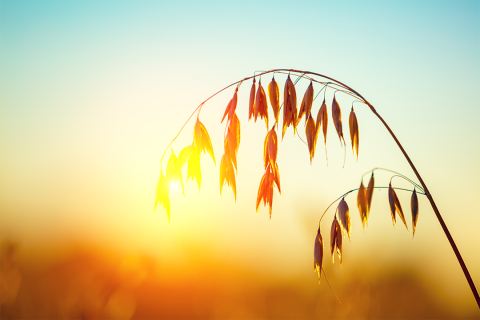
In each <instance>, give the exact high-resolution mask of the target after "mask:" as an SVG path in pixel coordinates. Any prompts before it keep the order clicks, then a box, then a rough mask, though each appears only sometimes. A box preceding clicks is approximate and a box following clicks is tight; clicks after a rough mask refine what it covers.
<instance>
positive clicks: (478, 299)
mask: <svg viewBox="0 0 480 320" xmlns="http://www.w3.org/2000/svg"><path fill="white" fill-rule="evenodd" d="M272 72H278V73H287V72H288V74H290V73H297V74H300V77H301V78H308V79H309V80H312V81H314V82H317V83H321V84H323V85H325V86H326V87H330V84H331V85H335V86H338V87H340V88H341V89H338V88H336V90H338V91H340V92H343V93H345V94H348V95H350V96H352V97H354V98H356V99H358V100H360V101H362V102H363V103H365V104H366V105H368V107H370V110H371V111H372V112H373V113H374V114H375V115H376V116H377V118H378V119H379V120H380V121H381V122H382V123H383V125H384V126H385V128H386V129H387V130H388V132H389V133H390V135H391V136H392V138H393V139H394V140H395V142H396V144H397V146H398V147H399V148H400V150H401V151H402V153H403V155H404V156H405V158H406V160H407V162H408V164H409V165H410V167H411V168H412V170H413V172H414V173H415V175H416V177H417V179H418V180H419V181H420V184H421V185H422V187H423V190H424V192H425V195H426V196H427V198H428V200H429V201H430V204H431V206H432V209H433V211H434V212H435V215H436V217H437V219H438V221H439V222H440V225H441V227H442V229H443V232H444V233H445V235H446V237H447V239H448V242H450V245H451V247H452V249H453V252H454V253H455V256H456V257H457V260H458V262H459V264H460V266H461V268H462V270H463V273H464V275H465V278H466V279H467V282H468V284H469V285H470V289H471V290H472V293H473V295H474V297H475V301H476V302H477V305H478V307H479V308H480V296H479V295H478V292H477V289H476V288H475V284H474V283H473V280H472V277H471V276H470V273H469V272H468V269H467V266H466V265H465V262H464V261H463V258H462V256H461V254H460V252H459V251H458V248H457V246H456V244H455V242H454V240H453V238H452V236H451V235H450V232H449V231H448V228H447V226H446V225H445V222H444V221H443V218H442V216H441V214H440V212H439V210H438V208H437V205H436V204H435V201H434V200H433V197H432V195H431V194H430V192H429V191H428V188H427V186H426V185H425V182H423V179H422V177H421V176H420V174H419V173H418V171H417V169H416V168H415V165H414V164H413V162H412V161H411V160H410V157H409V156H408V154H407V152H406V151H405V149H404V148H403V147H402V145H401V144H400V141H398V139H397V137H396V136H395V134H394V133H393V131H392V130H391V129H390V127H389V126H388V124H387V123H386V122H385V120H383V118H382V117H381V116H380V115H379V114H378V112H377V111H376V110H375V108H374V107H373V105H372V104H370V102H368V101H367V100H366V99H365V98H364V97H363V96H362V95H361V94H359V93H358V92H357V91H355V90H353V89H352V88H350V87H349V86H347V85H345V84H344V83H342V82H340V81H338V80H335V79H333V78H330V77H327V76H325V75H322V74H319V73H315V72H310V71H301V70H295V69H273V70H268V71H264V72H261V73H260V74H259V75H254V76H250V77H246V78H244V79H242V80H240V81H237V82H235V83H232V84H231V85H229V86H227V87H225V88H223V89H222V90H220V91H218V92H217V93H215V94H213V95H212V96H210V97H209V98H208V99H207V100H205V101H204V102H202V103H201V104H200V105H199V106H198V107H197V109H195V111H194V112H193V113H192V115H191V116H190V118H191V117H192V116H193V114H194V113H195V112H196V111H197V110H198V109H200V108H201V107H202V106H203V104H204V103H205V102H207V101H208V100H210V99H211V98H212V97H214V96H215V95H217V94H218V93H220V92H222V91H224V90H225V89H227V88H229V87H231V86H233V85H235V84H238V83H241V82H243V81H245V80H248V79H251V78H254V77H258V76H262V75H264V74H267V73H272ZM306 75H313V76H317V77H321V78H325V79H327V80H330V81H328V82H321V81H317V80H315V79H312V78H310V77H309V76H306ZM342 89H344V90H342ZM190 118H189V119H190ZM187 122H188V120H187ZM185 124H186V123H185ZM185 124H184V125H183V127H182V129H180V131H179V133H178V134H177V136H176V137H175V138H174V139H173V140H172V141H171V142H170V144H169V146H170V145H171V144H172V143H173V141H174V140H175V139H176V138H177V137H178V135H179V134H180V132H181V131H182V130H183V128H184V126H185ZM167 149H168V147H167ZM167 149H166V150H167ZM166 150H165V152H166ZM165 152H164V153H163V155H162V159H163V157H164V155H165ZM160 163H161V160H160Z"/></svg>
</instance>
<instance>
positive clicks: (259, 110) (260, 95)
mask: <svg viewBox="0 0 480 320" xmlns="http://www.w3.org/2000/svg"><path fill="white" fill-rule="evenodd" d="M254 113H255V121H257V116H260V118H262V119H265V123H266V125H267V130H268V104H267V96H266V95H265V90H263V87H262V80H261V79H260V80H259V81H258V89H257V95H256V96H255V112H254Z"/></svg>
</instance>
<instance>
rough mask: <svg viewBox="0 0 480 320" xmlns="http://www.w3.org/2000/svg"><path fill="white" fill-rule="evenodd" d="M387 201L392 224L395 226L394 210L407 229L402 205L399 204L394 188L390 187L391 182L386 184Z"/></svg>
mask: <svg viewBox="0 0 480 320" xmlns="http://www.w3.org/2000/svg"><path fill="white" fill-rule="evenodd" d="M388 202H389V204H390V212H391V214H392V220H393V226H394V227H395V222H396V217H395V212H398V215H399V216H400V219H402V221H403V223H404V224H405V227H406V228H407V230H408V226H407V222H406V221H405V216H404V215H403V210H402V206H401V205H400V200H399V199H398V196H397V193H396V192H395V189H393V187H392V182H390V184H389V185H388Z"/></svg>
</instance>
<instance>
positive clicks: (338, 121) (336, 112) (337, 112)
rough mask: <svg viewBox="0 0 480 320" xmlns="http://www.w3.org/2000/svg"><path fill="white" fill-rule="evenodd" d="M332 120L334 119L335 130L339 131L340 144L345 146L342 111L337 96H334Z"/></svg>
mask: <svg viewBox="0 0 480 320" xmlns="http://www.w3.org/2000/svg"><path fill="white" fill-rule="evenodd" d="M332 118H333V125H334V126H335V130H337V134H338V138H339V139H340V143H342V140H343V144H344V145H345V138H344V137H343V129H342V110H341V109H340V105H339V104H338V102H337V99H335V94H334V95H333V102H332Z"/></svg>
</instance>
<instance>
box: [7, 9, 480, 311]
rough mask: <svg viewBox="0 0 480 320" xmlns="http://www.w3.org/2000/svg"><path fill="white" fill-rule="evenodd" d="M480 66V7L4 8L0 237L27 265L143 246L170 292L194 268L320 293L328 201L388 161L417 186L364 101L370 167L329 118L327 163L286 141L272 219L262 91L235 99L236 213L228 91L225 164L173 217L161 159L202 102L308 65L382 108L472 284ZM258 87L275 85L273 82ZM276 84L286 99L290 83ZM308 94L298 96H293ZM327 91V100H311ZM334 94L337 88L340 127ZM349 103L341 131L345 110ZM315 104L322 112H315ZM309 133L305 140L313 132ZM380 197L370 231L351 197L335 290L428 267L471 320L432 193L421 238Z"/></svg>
mask: <svg viewBox="0 0 480 320" xmlns="http://www.w3.org/2000/svg"><path fill="white" fill-rule="evenodd" d="M478 57H480V2H478V1H385V2H381V1H341V2H332V1H328V2H327V1H301V2H295V3H293V2H287V1H275V2H273V1H264V2H257V1H236V2H233V1H228V2H220V1H218V2H216V1H202V2H199V1H175V2H173V1H170V2H166V1H165V2H164V1H114V2H113V1H5V0H2V1H0V143H1V146H2V152H1V153H2V155H1V158H0V159H1V160H0V177H1V179H0V194H1V195H0V219H1V224H0V235H1V237H2V238H3V239H13V240H14V241H16V242H18V243H19V244H20V247H21V248H23V252H24V254H25V255H28V254H29V253H30V254H33V253H34V252H41V256H44V257H46V256H49V254H52V253H51V252H57V251H58V250H60V251H61V250H68V244H69V243H77V242H78V243H88V244H90V245H93V246H98V247H102V248H111V250H115V251H117V252H121V253H122V254H129V253H132V252H143V253H145V254H148V255H150V256H152V257H154V258H155V259H156V260H157V261H159V263H161V265H162V268H164V270H168V272H170V273H171V274H172V275H174V276H173V278H172V279H176V276H175V275H177V276H178V277H179V278H180V277H181V275H183V274H195V269H196V268H197V264H199V265H200V266H204V267H214V268H221V267H222V265H225V266H231V265H235V266H236V267H237V268H239V270H242V271H241V272H244V273H246V274H255V275H257V276H260V277H262V278H264V279H268V281H272V282H275V281H277V280H278V281H280V280H279V279H283V280H284V279H303V280H305V279H308V280H307V281H309V282H310V283H311V284H312V285H318V281H317V280H316V279H315V277H316V276H315V274H314V273H313V272H312V270H311V269H312V268H311V264H312V263H311V262H312V259H313V257H312V251H313V240H314V239H315V235H316V230H317V228H318V220H319V218H320V216H321V214H322V213H323V212H324V211H325V209H326V208H327V207H328V205H329V204H330V203H331V202H332V201H334V200H335V199H337V198H338V197H339V196H340V195H342V194H343V193H345V192H347V191H348V190H351V189H355V188H357V187H358V186H359V184H360V181H359V180H360V178H361V176H362V175H363V174H364V173H365V172H368V171H370V170H371V169H372V168H375V167H382V168H388V169H390V170H394V171H397V172H400V173H402V174H404V175H406V176H408V177H409V178H411V179H413V180H414V181H417V182H418V179H417V178H416V177H415V175H414V173H413V171H412V170H411V168H410V167H409V165H408V163H407V161H406V160H405V158H404V157H403V155H402V154H401V152H400V151H399V149H398V147H397V146H396V145H395V142H394V141H393V139H392V138H391V136H390V135H389V134H388V131H387V130H386V129H385V127H384V126H383V125H382V124H381V122H380V121H379V120H378V119H377V118H376V117H375V116H374V115H373V113H371V112H370V110H369V109H368V108H367V107H366V106H364V105H362V104H359V103H356V104H354V107H355V112H356V115H357V118H358V122H359V131H360V151H359V158H358V161H357V159H356V156H353V154H352V151H351V145H350V137H349V132H348V128H346V129H345V137H346V151H345V150H344V149H343V148H342V147H341V145H340V143H339V142H338V141H337V137H336V133H335V131H334V127H333V125H332V122H331V121H330V123H329V129H328V130H329V131H328V137H327V151H328V165H327V163H326V160H325V151H324V150H323V146H322V145H321V144H319V148H318V149H317V152H316V155H315V158H314V161H313V164H312V165H310V162H309V154H308V149H307V147H306V146H305V145H304V143H303V142H302V141H300V139H298V137H293V136H292V134H291V129H289V131H288V132H287V134H286V136H285V138H284V139H283V141H282V142H281V143H280V144H279V155H278V165H279V169H280V174H281V185H282V194H281V195H279V194H278V193H277V191H275V192H274V197H273V213H272V218H271V219H269V217H268V209H266V208H264V207H263V205H261V206H260V209H259V211H258V214H257V213H256V211H255V200H256V195H257V189H258V185H259V182H260V179H261V176H262V174H263V162H262V161H263V160H262V157H263V154H262V152H263V140H264V138H265V134H266V129H265V126H264V124H263V123H262V122H261V121H260V123H254V122H253V121H250V122H249V121H248V95H249V92H250V86H251V80H248V81H246V82H245V83H244V84H242V86H240V89H239V98H238V99H239V100H238V106H237V114H238V117H239V119H240V122H241V125H242V137H241V143H240V149H239V154H238V172H237V199H236V201H235V199H234V197H233V193H232V192H231V190H230V188H229V187H225V188H224V191H223V194H222V195H221V196H220V194H219V186H218V181H219V163H220V159H221V156H222V152H223V150H222V149H223V146H222V144H223V141H222V139H223V132H224V129H225V127H224V124H221V123H220V120H221V117H222V115H223V112H224V110H225V107H226V105H227V103H228V101H229V100H230V99H231V97H232V95H233V92H234V89H233V87H232V88H229V89H227V90H225V91H223V92H222V93H220V94H218V95H216V96H215V97H214V98H212V99H211V100H209V101H208V102H207V103H206V104H205V105H204V106H203V108H202V111H201V114H200V116H199V119H200V121H202V123H203V124H204V125H205V127H206V128H207V130H208V132H209V135H210V137H211V140H212V144H213V149H214V152H215V159H216V166H215V165H214V163H213V161H212V159H211V158H209V157H208V156H207V155H203V156H202V161H201V166H202V176H203V179H202V185H201V189H200V191H199V190H198V187H197V185H196V183H195V182H194V183H192V182H191V181H190V182H188V183H187V184H186V187H185V197H184V196H183V194H182V192H181V190H180V189H179V188H178V187H177V188H173V189H172V190H171V193H170V199H171V221H170V223H169V222H168V218H167V215H166V212H165V210H164V209H163V207H160V208H157V210H156V211H155V212H154V211H153V204H154V203H153V202H154V196H155V186H156V183H157V179H158V176H159V172H160V169H161V167H162V168H163V170H165V169H166V162H167V160H168V156H169V152H170V151H168V152H167V155H166V159H164V160H163V162H162V164H161V165H160V163H159V161H160V158H161V157H162V154H163V152H164V151H165V149H166V148H167V146H168V145H169V143H170V141H171V140H172V139H173V138H174V137H175V136H176V134H177V133H178V131H179V130H180V128H181V127H182V125H183V124H184V123H185V121H186V120H187V118H188V117H189V116H190V114H191V113H192V112H193V110H195V108H196V107H197V106H198V105H199V104H200V103H201V102H202V101H204V100H205V99H207V98H208V97H210V96H211V95H212V94H214V93H215V92H217V91H219V90H221V89H222V88H224V87H226V86H228V85H230V84H232V83H234V82H236V81H239V80H241V79H243V78H245V77H250V76H252V75H253V74H254V72H256V71H261V70H271V69H277V68H286V69H297V70H305V71H311V72H316V73H320V74H324V75H327V76H329V77H332V78H334V79H337V80H339V81H341V82H343V83H345V84H347V85H348V86H350V87H352V88H353V89H355V90H356V91H358V92H359V93H360V94H362V96H363V97H365V98H366V99H367V100H368V101H369V102H370V103H371V104H372V105H373V106H374V107H375V108H376V110H377V111H378V113H379V114H380V115H381V116H382V117H383V118H384V119H385V121H386V122H387V123H388V125H389V126H390V127H391V129H392V130H393V132H394V133H395V134H396V136H397V138H398V139H399V140H400V142H401V143H402V145H403V146H404V148H405V150H406V151H407V153H408V154H409V156H410V158H411V159H412V161H413V163H414V164H415V166H416V168H417V169H418V171H419V172H420V174H421V176H422V178H423V180H424V181H425V183H426V185H427V186H428V188H429V190H430V192H431V194H432V196H433V198H434V199H435V201H436V204H437V206H438V208H439V210H440V212H441V214H442V216H443V219H444V220H445V222H446V224H447V226H448V228H449V230H450V232H451V234H452V236H453V238H454V239H455V241H456V243H457V246H458V248H459V250H460V252H461V254H462V255H463V257H464V260H465V262H466V264H467V266H468V268H469V270H470V273H471V275H472V277H473V280H474V282H475V283H476V284H477V287H478V286H479V283H480V271H479V270H480V254H479V252H478V245H479V243H480V236H479V233H478V227H479V226H480V216H479V215H478V209H477V207H476V204H477V195H478V193H479V192H480V187H479V184H478V182H477V181H478V179H479V178H480V169H479V168H478V163H480V148H479V137H480V126H478V123H477V122H478V119H480V108H479V107H480V105H479V100H478V97H477V96H476V92H478V89H479V88H480V80H479V77H478V74H479V72H480V60H479V58H478ZM265 77H266V78H265ZM265 77H264V82H263V84H264V88H265V89H266V86H267V84H268V82H269V81H270V79H271V78H270V77H271V76H270V75H267V76H265ZM276 79H277V82H278V83H279V86H280V88H281V90H280V91H281V94H282V95H283V90H282V88H283V85H284V82H285V79H286V78H285V76H284V75H276ZM307 85H308V81H306V80H302V81H300V82H299V83H298V85H297V90H298V91H297V97H298V99H301V97H302V96H303V92H304V91H305V89H306V87H307ZM320 88H321V87H319V86H318V85H316V86H314V90H315V92H318V90H320ZM332 97H333V91H332V90H330V91H327V92H326V100H327V106H328V108H329V114H330V108H331V101H332ZM336 97H337V100H338V102H339V104H340V106H341V108H342V115H343V117H344V118H343V121H344V126H345V127H347V123H348V120H347V118H346V117H347V116H348V113H349V109H350V108H351V103H352V99H351V98H350V97H349V96H347V95H341V94H338V93H337V95H336ZM299 102H300V101H299ZM320 104H321V99H318V100H316V101H315V102H314V104H313V110H314V112H315V114H316V112H317V110H318V109H319V107H320ZM270 112H271V110H270ZM330 120H331V119H330ZM194 121H195V117H193V120H191V121H190V122H188V123H187V124H186V126H185V128H184V130H183V131H182V132H181V133H180V135H179V137H178V139H177V140H176V141H175V142H174V143H173V145H172V147H173V150H174V152H175V153H176V154H177V155H178V152H179V151H180V150H181V149H182V148H183V147H185V146H187V145H189V144H191V142H192V138H193V136H192V132H193V126H194ZM302 123H303V122H302ZM299 135H300V137H302V138H303V139H304V138H305V134H304V132H302V130H300V133H299ZM344 152H346V162H345V167H343V158H344ZM183 176H184V177H186V170H185V171H184V173H183ZM390 177H391V175H390V174H389V173H387V172H376V178H377V180H376V183H377V184H378V185H379V186H381V185H383V186H388V183H389V181H390ZM393 181H394V183H396V184H397V185H398V186H399V187H405V188H410V189H411V187H410V186H409V185H408V184H406V183H405V182H403V181H401V180H400V179H394V180H393ZM364 183H365V184H366V183H368V180H367V178H365V180H364ZM387 197H388V196H387V192H386V191H375V194H374V200H373V208H372V213H371V215H370V220H369V226H368V228H367V229H366V231H365V232H363V231H362V227H361V222H360V219H359V215H358V210H357V208H356V193H353V194H351V195H349V196H348V197H347V198H346V201H347V203H348V205H349V207H350V213H351V215H352V228H353V231H352V241H351V242H348V243H347V242H345V246H344V260H343V267H342V270H341V273H338V270H337V271H333V270H334V269H335V268H336V269H339V268H340V267H339V266H338V262H336V264H335V265H333V266H332V265H331V263H330V254H329V253H328V250H326V253H325V257H324V260H325V261H324V264H327V263H328V264H329V266H328V268H330V269H327V270H331V271H330V274H332V276H330V281H331V282H333V284H334V286H335V287H336V292H337V294H338V293H340V295H341V293H342V289H341V285H340V283H338V284H337V285H335V278H341V277H342V276H347V275H348V273H349V272H353V270H357V269H358V268H364V270H365V272H367V271H368V272H371V273H380V272H386V271H385V270H386V269H388V268H389V267H393V266H395V267H398V268H406V269H412V270H416V272H418V274H420V275H421V279H422V281H424V283H426V284H427V285H428V286H431V287H432V292H435V294H436V297H437V299H438V301H440V302H441V303H444V304H446V305H448V306H451V307H448V308H451V310H453V312H456V314H457V315H460V314H463V313H462V312H464V313H465V314H467V313H468V312H475V310H476V311H477V312H478V310H477V309H476V304H475V301H474V299H473V297H472V294H471V292H470V291H469V287H468V285H467V282H466V280H465V279H464V277H463V274H462V271H461V269H460V267H459V265H458V263H457V261H456V259H455V256H454V254H453V252H452V250H451V248H450V245H449V243H448V241H447V240H446V238H445V236H444V235H443V233H442V230H441V227H440V225H439V223H438V221H437V220H436V218H435V215H434V212H433V210H432V209H431V207H430V205H429V202H428V200H427V199H426V198H425V197H420V216H419V220H418V225H417V230H416V233H415V237H414V238H413V240H412V235H411V216H410V212H409V207H410V205H409V201H410V194H409V193H406V192H403V193H401V192H399V197H400V201H401V202H402V205H403V207H404V209H405V211H406V212H407V213H406V218H407V222H408V225H409V232H406V230H405V229H404V226H402V225H401V223H397V225H396V228H395V229H394V228H393V227H392V222H391V217H390V213H389V207H388V200H387ZM333 216H334V210H332V209H331V210H329V211H328V212H327V214H326V215H325V218H324V220H322V224H321V230H322V234H323V237H324V239H327V240H326V248H328V245H329V232H330V223H331V221H332V219H333ZM350 261H351V262H350ZM359 265H361V266H362V267H359ZM336 269H335V270H336ZM228 270H229V269H228V267H227V271H228ZM350 270H352V271H350ZM361 270H363V269H361ZM165 272H167V271H165ZM237 272H238V270H237ZM327 274H328V271H327ZM331 278H333V279H331ZM245 279H247V280H245V281H248V277H246V276H245ZM283 280H282V281H283ZM332 280H333V281H332ZM322 285H324V283H322ZM472 310H473V311H472Z"/></svg>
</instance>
